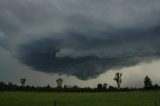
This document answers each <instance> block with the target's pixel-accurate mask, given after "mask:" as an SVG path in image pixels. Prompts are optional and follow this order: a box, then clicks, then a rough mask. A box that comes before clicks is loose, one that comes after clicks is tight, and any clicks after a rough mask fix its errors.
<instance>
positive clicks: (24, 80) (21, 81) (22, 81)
mask: <svg viewBox="0 0 160 106" xmlns="http://www.w3.org/2000/svg"><path fill="white" fill-rule="evenodd" d="M20 83H21V84H22V86H24V85H25V83H26V79H25V78H21V79H20Z"/></svg>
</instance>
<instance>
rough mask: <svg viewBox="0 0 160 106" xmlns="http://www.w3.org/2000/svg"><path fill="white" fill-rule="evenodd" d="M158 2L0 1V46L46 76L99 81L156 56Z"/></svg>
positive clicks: (159, 38)
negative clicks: (65, 76) (109, 72)
mask: <svg viewBox="0 0 160 106" xmlns="http://www.w3.org/2000/svg"><path fill="white" fill-rule="evenodd" d="M159 5H160V1H159V0H154V1H150V0H107V1H106V0H100V1H97V0H81V1H80V0H67V1H66V0H45V1H44V0H12V1H10V0H1V1H0V45H1V46H2V47H4V48H6V49H8V50H10V51H11V52H12V53H13V54H14V55H16V57H17V58H18V59H19V60H20V61H21V62H22V63H24V64H26V65H28V66H30V67H31V68H33V69H34V70H37V71H42V72H46V73H58V74H68V75H74V76H76V77H78V78H79V79H89V78H95V77H97V76H99V75H100V74H101V73H104V72H105V71H107V70H110V69H119V68H123V67H128V66H133V65H137V64H138V63H140V62H145V61H148V60H151V59H157V58H159V56H160V50H159V49H160V14H159V11H160V7H159Z"/></svg>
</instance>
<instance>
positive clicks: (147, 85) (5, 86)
mask: <svg viewBox="0 0 160 106" xmlns="http://www.w3.org/2000/svg"><path fill="white" fill-rule="evenodd" d="M113 80H114V81H115V82H116V83H117V87H113V86H109V85H108V84H107V83H103V84H101V83H99V84H97V87H96V88H90V87H84V88H81V87H79V86H78V85H74V86H68V85H63V79H62V78H58V79H57V80H56V83H57V86H56V87H51V86H50V85H47V86H44V87H40V86H37V87H35V86H29V85H26V81H27V79H25V78H21V79H20V83H21V85H20V86H19V85H16V84H13V83H12V82H9V83H4V82H0V91H49V92H107V91H132V90H160V86H159V85H157V84H155V85H153V84H152V81H151V79H150V77H149V76H146V77H145V78H144V87H143V88H136V87H135V88H129V87H125V88H121V83H122V73H116V74H115V77H114V78H113Z"/></svg>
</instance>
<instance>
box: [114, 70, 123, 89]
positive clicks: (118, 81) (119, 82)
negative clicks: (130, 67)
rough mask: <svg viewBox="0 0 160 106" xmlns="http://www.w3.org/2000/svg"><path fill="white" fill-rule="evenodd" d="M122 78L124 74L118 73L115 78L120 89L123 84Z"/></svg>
mask: <svg viewBox="0 0 160 106" xmlns="http://www.w3.org/2000/svg"><path fill="white" fill-rule="evenodd" d="M121 77H122V73H118V72H117V73H116V74H115V78H114V79H113V80H115V81H116V83H117V87H118V89H119V88H120V85H121V83H122V79H121Z"/></svg>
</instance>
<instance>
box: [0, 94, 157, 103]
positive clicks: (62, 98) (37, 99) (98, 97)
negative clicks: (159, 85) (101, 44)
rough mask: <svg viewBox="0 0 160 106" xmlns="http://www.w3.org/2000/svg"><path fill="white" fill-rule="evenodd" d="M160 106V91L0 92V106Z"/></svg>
mask: <svg viewBox="0 0 160 106" xmlns="http://www.w3.org/2000/svg"><path fill="white" fill-rule="evenodd" d="M54 100H57V106H155V102H157V104H158V105H157V106H160V91H148V92H113V93H112V92H110V93H47V92H0V106H54V105H53V104H54Z"/></svg>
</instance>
